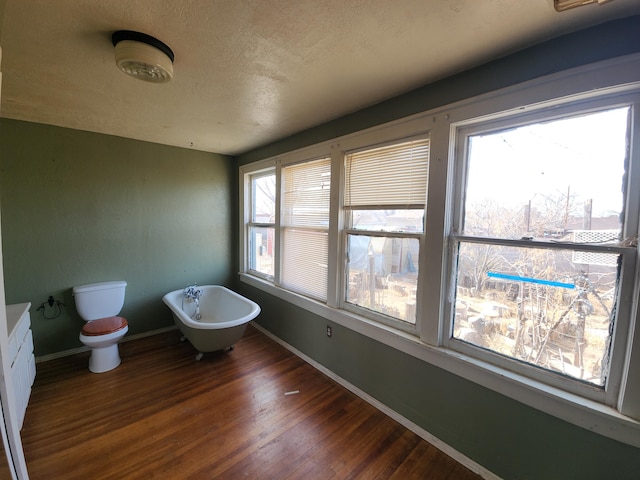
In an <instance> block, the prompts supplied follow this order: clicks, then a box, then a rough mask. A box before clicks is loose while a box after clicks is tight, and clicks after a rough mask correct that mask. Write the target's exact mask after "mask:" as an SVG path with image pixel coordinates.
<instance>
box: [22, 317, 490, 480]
mask: <svg viewBox="0 0 640 480" xmlns="http://www.w3.org/2000/svg"><path fill="white" fill-rule="evenodd" d="M120 350H121V356H122V358H123V361H122V364H121V365H120V366H119V367H118V368H117V369H115V370H113V371H111V372H107V373H103V374H92V373H90V372H89V370H88V369H87V362H88V353H82V354H78V355H74V356H70V357H65V358H60V359H56V360H52V361H49V362H45V363H40V364H38V366H37V367H38V368H37V377H36V382H35V384H34V387H33V391H32V396H31V400H30V403H29V406H28V408H27V413H26V416H25V421H24V427H23V430H22V439H23V445H24V451H25V456H26V458H27V465H28V469H29V474H30V478H31V479H32V480H39V479H47V480H49V479H52V478H56V479H58V478H60V479H65V480H74V479H82V480H86V479H91V480H94V479H95V480H100V479H154V478H157V479H171V480H173V479H213V478H221V479H237V478H248V479H270V480H271V479H294V480H295V479H314V478H317V479H331V478H334V479H389V478H401V479H403V480H404V479H408V478H432V479H451V480H453V479H456V480H457V479H462V480H477V479H479V478H480V477H479V476H477V475H475V474H474V473H472V472H471V471H469V470H468V469H466V468H465V467H464V466H462V465H460V464H458V463H456V462H455V461H454V460H452V459H451V458H450V457H448V456H446V455H444V454H443V453H442V452H440V451H438V450H437V449H436V448H435V447H433V446H431V445H429V444H428V443H427V442H425V441H424V440H422V439H420V438H419V437H418V436H417V435H415V434H414V433H412V432H410V431H408V430H407V429H405V428H404V427H402V426H401V425H399V424H398V423H397V422H396V421H394V420H392V419H391V418H389V417H387V416H386V415H385V414H383V413H382V412H380V411H378V410H377V409H375V408H374V407H373V406H371V405H369V404H368V403H366V402H364V401H363V400H362V399H360V398H358V397H356V396H355V395H353V394H352V393H351V392H349V391H348V390H346V389H345V388H344V387H342V386H340V385H338V384H336V383H335V382H333V381H332V380H330V379H329V378H327V377H326V376H324V375H323V374H322V373H320V372H318V371H317V370H315V369H314V368H313V367H311V366H310V365H308V364H307V363H306V362H304V361H303V360H301V359H300V358H298V357H296V356H295V355H293V354H291V353H290V352H289V351H287V350H286V349H284V348H283V347H281V346H280V345H278V344H276V343H274V342H273V341H271V340H270V339H268V338H267V337H266V336H264V335H263V334H261V333H260V332H258V331H257V330H256V329H254V328H253V327H249V328H247V331H246V333H245V335H244V337H243V338H242V340H241V341H240V342H238V344H237V345H236V348H235V350H233V351H231V352H217V353H210V354H206V355H205V356H204V358H203V359H202V360H201V361H199V362H198V361H195V359H194V356H195V353H196V352H195V350H194V349H193V348H192V347H191V345H190V344H189V343H187V342H181V341H180V336H179V334H178V332H177V331H172V332H167V333H164V334H161V335H156V336H154V337H149V338H144V339H138V340H134V341H130V342H126V343H123V344H121V346H120ZM288 392H297V393H290V394H287V393H288Z"/></svg>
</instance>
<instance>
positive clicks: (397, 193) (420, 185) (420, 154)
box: [344, 138, 429, 207]
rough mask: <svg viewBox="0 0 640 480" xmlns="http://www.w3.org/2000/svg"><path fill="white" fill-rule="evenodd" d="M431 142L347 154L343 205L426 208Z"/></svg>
mask: <svg viewBox="0 0 640 480" xmlns="http://www.w3.org/2000/svg"><path fill="white" fill-rule="evenodd" d="M428 164H429V139H428V138H421V139H417V140H410V141H404V142H401V143H397V144H393V145H387V146H384V147H377V148H373V149H370V150H365V151H361V152H355V153H351V154H349V155H347V159H346V178H345V195H344V204H345V205H347V206H351V207H359V206H367V205H390V206H391V205H424V204H425V203H426V202H427V179H428Z"/></svg>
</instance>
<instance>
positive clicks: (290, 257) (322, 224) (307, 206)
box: [280, 158, 331, 300]
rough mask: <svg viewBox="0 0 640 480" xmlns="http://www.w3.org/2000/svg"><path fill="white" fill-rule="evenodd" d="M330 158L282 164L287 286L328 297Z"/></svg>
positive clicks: (283, 277) (284, 276)
mask: <svg viewBox="0 0 640 480" xmlns="http://www.w3.org/2000/svg"><path fill="white" fill-rule="evenodd" d="M330 183H331V159H329V158H324V159H321V160H314V161H311V162H305V163H300V164H295V165H290V166H286V167H283V168H282V246H281V252H282V261H281V279H280V283H281V284H282V286H283V287H284V288H287V289H289V290H292V291H295V292H298V293H301V294H303V295H307V296H310V297H313V298H317V299H319V300H326V298H327V262H328V245H329V241H328V238H329V237H328V229H329V201H330V196H329V190H330Z"/></svg>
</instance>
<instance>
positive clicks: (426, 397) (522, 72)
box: [237, 17, 640, 480]
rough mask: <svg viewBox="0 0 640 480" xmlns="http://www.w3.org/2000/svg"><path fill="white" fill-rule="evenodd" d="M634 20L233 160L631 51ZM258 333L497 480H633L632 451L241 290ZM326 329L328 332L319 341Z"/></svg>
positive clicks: (639, 44) (637, 469)
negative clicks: (255, 311) (252, 306)
mask: <svg viewBox="0 0 640 480" xmlns="http://www.w3.org/2000/svg"><path fill="white" fill-rule="evenodd" d="M638 32H640V17H631V18H628V19H624V20H621V21H616V22H611V23H609V24H605V25H602V26H599V27H595V28H592V29H588V30H584V31H581V32H577V33H575V34H572V35H568V36H566V37H562V38H559V39H556V40H554V41H551V42H547V43H545V44H541V45H537V46H535V47H532V48H530V49H527V50H525V51H523V52H519V53H517V54H514V55H512V56H509V57H506V58H503V59H500V60H498V61H495V62H492V63H490V64H487V65H484V66H481V67H478V68H475V69H473V70H470V71H468V72H465V73H462V74H459V75H455V76H453V77H451V78H447V79H445V80H442V81H439V82H436V83H434V84H432V85H427V86H425V87H423V88H420V89H418V90H415V91H413V92H409V93H407V94H405V95H402V96H400V97H397V98H395V99H392V100H389V101H385V102H383V103H381V104H378V105H375V106H373V107H370V108H367V109H364V110H362V111H359V112H356V113H354V114H351V115H348V116H346V117H343V118H340V119H337V120H335V121H332V122H330V123H327V124H325V125H321V126H319V127H316V128H313V129H310V130H308V131H305V132H302V133H300V134H298V135H295V136H293V137H291V138H287V139H284V140H282V141H279V142H275V143H273V144H270V145H267V146H265V147H262V148H260V149H256V150H254V151H251V152H248V153H246V154H245V155H242V156H241V157H240V158H239V159H238V162H239V164H246V163H250V162H252V161H256V160H259V159H262V158H267V157H269V156H272V155H276V154H278V153H281V152H287V151H291V150H294V149H297V148H301V147H304V146H307V145H310V144H313V143H317V142H320V141H324V140H328V139H331V138H334V137H336V136H339V135H344V134H348V133H351V132H354V131H358V130H361V129H364V128H367V127H370V126H374V125H378V124H380V123H384V122H387V121H391V120H394V119H397V118H402V117H404V116H407V115H411V114H414V113H418V112H422V111H425V110H428V109H430V108H435V107H437V106H440V105H446V104H448V103H451V102H454V101H458V100H462V99H465V98H469V97H471V96H474V95H479V94H482V93H485V92H490V91H492V90H496V89H498V88H501V87H504V86H507V85H512V84H515V83H518V82H522V81H526V80H530V79H533V78H536V77H539V76H542V75H546V74H549V73H554V72H558V71H561V70H564V69H567V68H571V67H576V66H579V65H582V64H587V63H591V62H596V61H599V60H603V59H606V58H610V57H616V56H620V55H626V54H632V53H638V52H640V34H639V33H638ZM237 289H238V290H239V291H240V292H241V293H243V294H245V295H247V296H248V297H250V298H252V299H253V300H255V301H257V302H258V303H259V304H260V305H261V307H262V313H261V315H260V317H259V318H258V322H259V323H260V325H262V326H263V327H265V328H266V329H268V330H269V331H270V332H272V333H274V334H275V335H276V336H278V337H279V338H282V339H283V340H284V341H286V342H287V343H289V344H290V345H292V346H294V347H295V348H297V349H298V350H300V351H301V352H303V353H305V354H306V355H308V356H309V357H311V358H313V359H314V360H316V361H317V362H319V363H320V364H322V365H324V366H326V367H327V368H329V369H330V370H332V371H334V372H335V373H336V374H338V375H339V376H341V377H342V378H344V379H346V380H348V381H349V382H350V383H352V384H354V385H356V386H357V387H359V388H360V389H362V390H364V391H365V392H367V393H368V394H370V395H371V396H373V397H375V398H377V399H378V400H380V401H381V402H383V403H384V404H386V405H388V406H389V407H391V408H392V409H393V410H395V411H397V412H398V413H400V414H401V415H403V416H405V417H406V418H408V419H410V420H411V421H413V422H415V423H416V424H417V425H419V426H420V427H422V428H424V429H425V430H427V431H428V432H430V433H432V434H433V435H435V436H436V437H438V438H440V439H441V440H442V441H444V442H446V443H447V444H448V445H450V446H451V447H453V448H455V449H456V450H458V451H459V452H461V453H463V454H465V455H466V456H468V457H469V458H471V459H472V460H474V461H475V462H477V463H479V464H481V465H483V466H484V467H486V468H487V469H489V470H491V471H492V472H494V473H495V474H497V475H499V476H500V477H502V478H504V479H509V480H511V479H545V480H547V479H604V478H606V479H616V480H622V479H639V478H640V449H636V448H634V447H630V446H628V445H625V444H621V443H619V442H616V441H613V440H610V439H608V438H606V437H603V436H600V435H597V434H594V433H592V432H590V431H587V430H585V429H582V428H579V427H576V426H573V425H571V424H569V423H567V422H564V421H562V420H559V419H557V418H554V417H552V416H550V415H547V414H544V413H542V412H540V411H538V410H536V409H533V408H530V407H527V406H526V405H523V404H521V403H519V402H517V401H514V400H511V399H509V398H507V397H505V396H503V395H500V394H498V393H495V392H493V391H491V390H488V389H486V388H484V387H482V386H481V385H478V384H476V383H473V382H471V381H467V380H465V379H462V378H460V377H457V376H455V375H453V374H450V373H447V372H446V371H443V370H441V369H439V368H436V367H434V366H432V365H430V364H428V363H426V362H423V361H421V360H418V359H416V358H414V357H411V356H409V355H406V354H404V353H402V352H400V351H398V350H396V349H393V348H390V347H388V346H386V345H383V344H381V343H379V342H376V341H374V340H371V339H370V338H367V337H365V336H362V335H360V334H358V333H356V332H354V331H352V330H349V329H347V328H344V327H341V326H339V325H336V324H333V323H331V322H327V320H325V319H323V318H322V317H319V316H316V315H314V314H311V313H309V312H308V311H306V310H303V309H300V308H298V307H295V306H293V305H291V304H289V303H287V302H285V301H282V300H280V299H278V298H275V297H273V296H271V295H268V294H266V293H264V292H262V291H259V290H257V289H255V288H252V287H250V286H248V285H246V284H237ZM327 324H330V325H332V327H333V336H332V338H331V339H329V338H327V337H326V334H325V331H326V326H327Z"/></svg>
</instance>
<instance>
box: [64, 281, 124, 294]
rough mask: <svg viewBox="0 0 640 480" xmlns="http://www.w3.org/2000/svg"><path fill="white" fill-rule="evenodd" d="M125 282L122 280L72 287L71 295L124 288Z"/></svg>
mask: <svg viewBox="0 0 640 480" xmlns="http://www.w3.org/2000/svg"><path fill="white" fill-rule="evenodd" d="M126 286H127V282H125V281H124V280H115V281H112V282H99V283H87V284H85V285H78V286H76V287H73V293H74V294H75V293H83V292H91V291H92V290H108V289H110V288H122V287H126Z"/></svg>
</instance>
